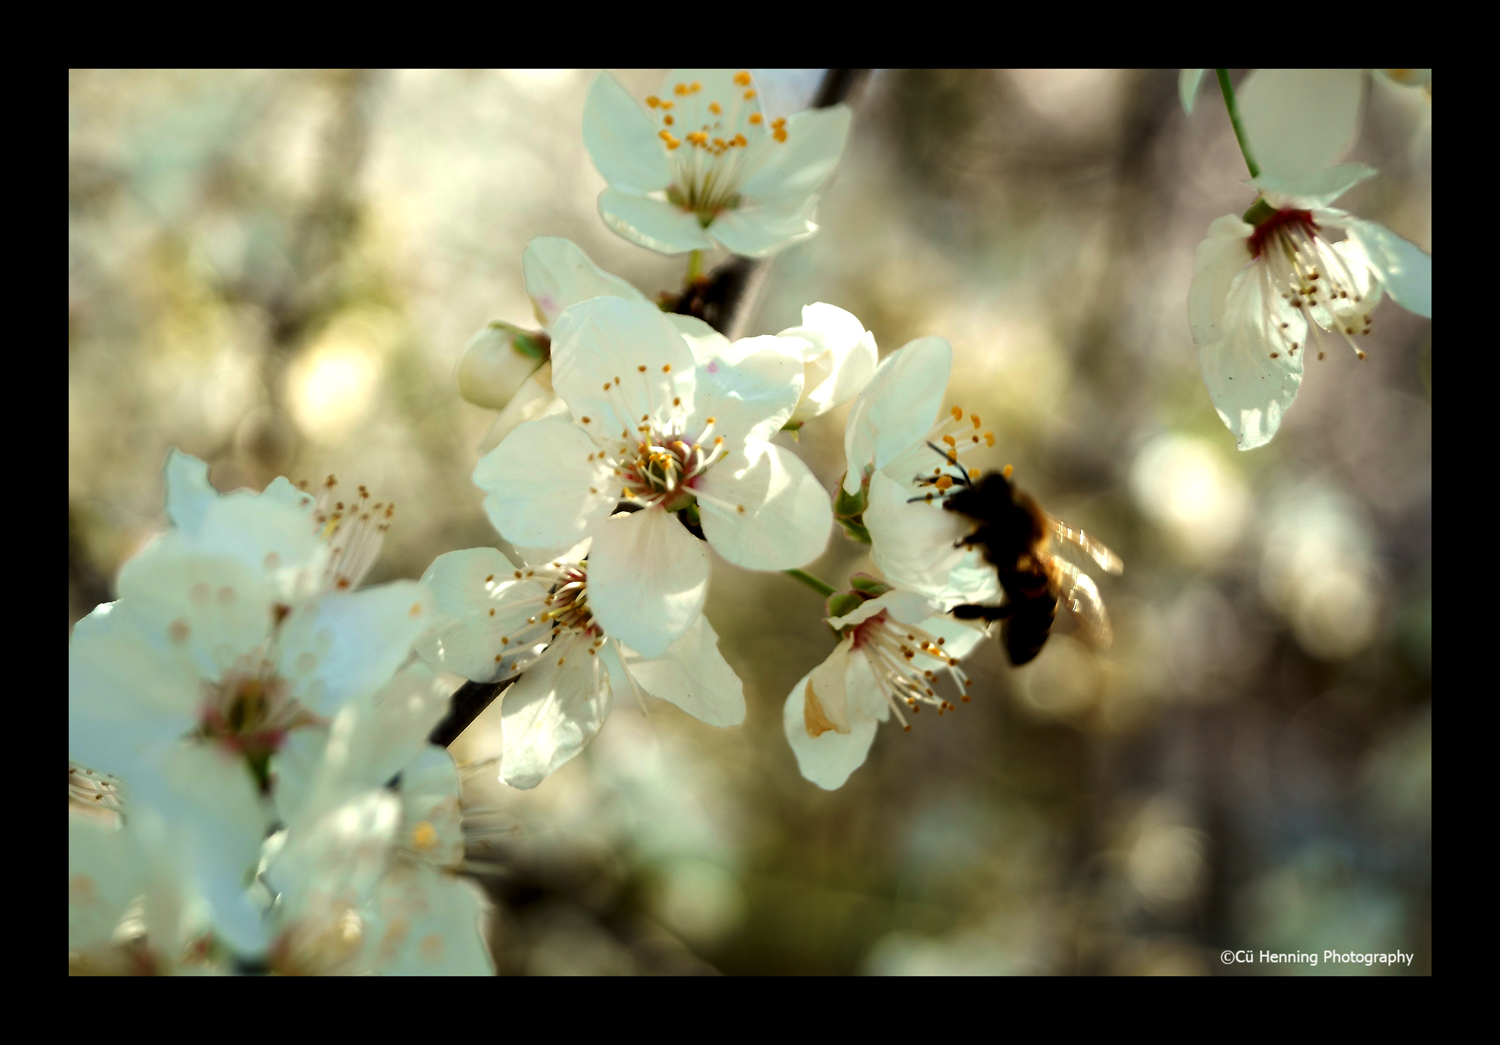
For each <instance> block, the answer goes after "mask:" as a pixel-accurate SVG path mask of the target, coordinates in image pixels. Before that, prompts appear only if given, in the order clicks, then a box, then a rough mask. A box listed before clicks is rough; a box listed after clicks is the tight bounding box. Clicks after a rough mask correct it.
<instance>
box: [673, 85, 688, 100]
mask: <svg viewBox="0 0 1500 1045" xmlns="http://www.w3.org/2000/svg"><path fill="white" fill-rule="evenodd" d="M672 93H673V94H675V95H678V96H679V97H680V96H682V95H684V94H687V93H688V85H687V84H685V83H680V84H678V85H677V86H676V87H674V88H672Z"/></svg>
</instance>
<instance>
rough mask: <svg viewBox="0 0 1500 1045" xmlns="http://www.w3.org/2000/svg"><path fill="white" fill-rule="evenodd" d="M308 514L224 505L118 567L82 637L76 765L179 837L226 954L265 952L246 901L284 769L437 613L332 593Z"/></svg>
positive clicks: (77, 656)
mask: <svg viewBox="0 0 1500 1045" xmlns="http://www.w3.org/2000/svg"><path fill="white" fill-rule="evenodd" d="M309 521H310V520H309V514H308V510H307V509H305V508H302V507H296V506H293V505H289V504H283V503H277V502H276V501H275V500H274V499H271V498H266V497H257V496H255V495H252V494H248V493H235V494H229V495H226V496H224V497H219V498H215V499H213V500H211V501H209V502H207V503H206V504H205V505H204V506H203V511H202V513H201V515H200V516H199V517H198V518H197V519H196V521H195V522H194V523H193V524H192V525H191V526H190V527H180V528H178V529H174V530H171V531H168V532H167V533H165V534H163V535H161V536H160V537H159V538H157V539H156V540H155V541H153V542H152V543H151V544H150V545H148V546H147V547H146V548H145V549H144V550H143V551H141V552H140V553H139V554H137V555H136V556H135V557H134V558H132V559H130V560H129V561H128V562H126V563H125V565H124V567H123V568H122V569H121V571H120V576H119V581H118V589H119V593H120V599H119V601H117V602H113V603H109V604H106V605H102V606H100V607H99V608H97V609H96V610H94V612H93V613H91V614H89V615H88V616H87V617H85V618H84V619H83V620H81V621H79V622H78V624H77V626H76V627H75V628H74V630H73V635H72V638H71V641H70V643H69V647H68V746H69V756H70V758H76V759H78V760H80V761H81V762H83V763H84V764H86V765H89V766H97V767H101V768H103V769H106V770H107V771H109V772H112V773H117V774H118V775H119V776H120V777H122V778H123V779H124V781H125V795H126V798H127V801H128V803H129V806H130V807H131V808H138V809H141V810H150V811H152V812H153V813H154V814H156V815H159V816H160V817H161V819H162V820H163V821H164V822H165V823H166V824H167V825H168V829H169V830H170V831H171V832H172V833H173V837H174V838H175V839H176V842H175V843H174V844H175V845H177V846H178V847H179V849H180V853H181V856H182V859H183V861H184V863H185V865H186V866H187V867H188V871H187V872H186V873H187V875H188V877H189V878H190V880H191V881H192V882H193V884H194V886H195V887H196V889H197V890H198V892H200V893H201V894H202V895H203V896H204V897H205V899H206V900H207V902H208V903H209V904H210V905H212V907H213V908H214V917H215V927H216V929H218V930H219V931H221V932H223V933H224V934H225V935H226V938H227V939H229V941H230V943H231V945H233V946H236V947H239V948H241V949H244V950H252V951H253V950H254V949H255V948H256V947H257V946H259V944H260V942H261V941H260V940H259V925H258V916H257V913H256V912H255V911H254V909H253V907H252V906H250V905H249V904H248V901H247V900H246V898H245V894H244V892H243V889H242V885H243V881H244V878H245V874H246V871H247V868H251V867H253V866H254V864H255V861H256V858H257V854H258V852H259V848H260V841H261V837H262V835H263V834H264V831H265V826H266V823H267V819H268V816H269V810H268V809H267V808H266V807H265V806H264V805H263V799H264V798H267V797H269V798H272V799H274V798H275V797H276V792H277V786H276V780H277V777H278V775H279V774H281V773H282V772H283V771H284V770H285V771H290V772H291V774H292V775H293V776H294V777H300V776H301V775H302V771H301V770H300V768H298V767H299V763H301V762H305V761H306V760H307V759H309V758H311V757H315V756H316V753H317V752H320V751H321V749H322V745H323V739H324V736H323V729H322V725H323V724H324V722H325V721H326V716H328V715H330V714H332V713H333V712H335V711H336V710H337V709H338V708H339V707H341V706H342V705H343V704H345V703H346V702H348V701H349V700H351V699H353V698H355V697H357V696H358V695H360V694H362V693H368V692H372V691H374V690H376V689H378V688H379V687H380V686H381V685H383V684H384V683H385V682H386V680H387V679H389V678H390V676H391V673H392V672H393V671H394V670H395V668H396V666H397V665H398V664H399V663H400V662H401V661H402V660H403V659H404V658H405V657H406V655H407V653H408V651H409V649H410V647H411V643H412V641H413V639H415V638H416V636H417V635H418V634H420V632H421V631H422V629H423V628H425V627H426V625H427V623H428V620H429V618H430V613H429V609H428V602H427V595H426V592H425V589H423V588H422V587H421V585H419V584H416V583H414V582H411V581H398V582H394V583H391V584H387V585H382V586H379V587H376V588H370V589H366V590H364V591H358V592H351V593H339V592H337V590H336V589H335V590H334V591H331V592H328V593H327V594H319V593H320V591H322V590H323V585H324V583H325V578H326V572H325V571H326V568H327V562H328V557H329V549H328V546H327V545H325V544H323V543H322V542H320V541H319V540H318V538H317V536H316V535H315V534H314V532H313V527H312V526H310V525H309Z"/></svg>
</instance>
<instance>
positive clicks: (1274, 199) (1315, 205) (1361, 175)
mask: <svg viewBox="0 0 1500 1045" xmlns="http://www.w3.org/2000/svg"><path fill="white" fill-rule="evenodd" d="M1378 173H1379V172H1378V171H1376V170H1375V169H1374V168H1373V167H1366V166H1365V165H1364V164H1362V163H1344V164H1340V165H1339V166H1337V167H1325V168H1323V169H1322V170H1317V171H1313V172H1312V173H1310V174H1304V175H1301V176H1300V177H1295V178H1293V177H1287V176H1285V175H1279V174H1262V175H1261V176H1260V177H1258V178H1254V179H1252V180H1250V181H1249V182H1246V184H1247V185H1250V186H1252V187H1254V188H1257V189H1259V190H1260V191H1261V192H1262V193H1264V194H1265V197H1266V202H1267V203H1269V204H1270V205H1271V206H1273V207H1275V208H1276V209H1277V210H1280V209H1282V208H1283V207H1290V208H1292V209H1294V210H1317V209H1319V208H1320V207H1326V206H1328V205H1329V204H1330V203H1332V202H1333V201H1334V200H1336V199H1338V198H1339V197H1340V196H1342V195H1343V194H1344V193H1346V192H1348V191H1349V190H1350V189H1352V188H1354V186H1356V185H1358V184H1359V183H1360V182H1362V181H1364V180H1365V179H1367V178H1373V177H1374V176H1375V175H1376V174H1378Z"/></svg>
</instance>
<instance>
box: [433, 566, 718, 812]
mask: <svg viewBox="0 0 1500 1045" xmlns="http://www.w3.org/2000/svg"><path fill="white" fill-rule="evenodd" d="M587 551H588V549H587V547H586V546H581V547H579V548H577V549H574V550H573V552H572V553H570V555H569V556H567V557H564V558H562V559H559V560H557V561H555V562H551V563H547V564H544V565H540V566H526V567H519V568H518V567H513V566H512V565H511V564H510V562H509V561H508V560H507V559H506V558H505V557H504V556H502V555H501V554H500V553H499V552H498V551H496V550H495V549H493V548H470V549H467V550H465V551H457V552H449V553H447V554H446V555H440V556H438V558H437V559H436V560H435V561H434V562H433V564H432V566H431V568H430V569H428V571H427V574H426V575H425V576H424V578H423V580H424V582H425V583H426V584H427V585H428V586H429V587H430V588H431V589H432V591H433V597H434V599H435V604H436V608H437V614H438V625H437V627H435V628H434V629H433V631H432V633H431V634H430V635H428V636H427V637H426V638H424V639H423V640H422V641H421V642H420V643H419V645H418V651H419V652H420V653H421V654H422V656H424V657H425V658H427V660H428V661H430V662H431V663H432V664H433V665H435V666H437V667H441V668H442V669H444V670H446V671H452V672H456V673H457V674H460V675H463V676H464V677H465V678H468V679H471V680H473V681H476V682H490V681H497V680H501V679H506V678H511V677H513V676H515V675H517V674H519V675H520V676H521V677H520V679H519V680H518V681H517V682H515V683H514V684H513V685H512V686H511V687H510V688H509V689H508V690H506V691H505V693H504V694H503V695H502V697H501V699H502V701H503V703H502V705H501V730H502V735H503V753H502V756H501V761H500V776H501V779H503V780H504V781H505V782H506V783H508V784H510V785H511V786H513V787H519V788H530V787H535V786H536V785H537V784H539V783H541V781H542V780H543V779H545V778H546V777H547V776H548V775H550V774H551V773H553V772H554V771H556V770H557V769H558V767H560V766H561V765H563V764H564V763H565V762H567V761H568V760H569V759H571V758H572V757H573V756H574V755H576V754H578V752H579V751H581V750H582V749H583V748H584V746H585V745H587V744H588V742H589V741H590V740H592V739H593V737H594V735H595V734H596V733H598V731H599V728H600V726H602V725H603V724H604V718H605V716H606V715H607V714H608V713H609V709H610V706H611V704H612V702H613V699H614V696H615V695H616V693H625V692H631V693H634V694H635V695H636V697H637V698H640V696H641V695H642V694H651V695H653V696H656V697H658V698H660V699H662V700H666V701H669V702H671V703H673V704H676V705H677V706H678V707H680V708H681V709H682V710H684V711H686V712H687V713H688V714H690V715H692V716H694V717H695V718H697V719H699V720H701V721H703V722H706V723H708V724H709V725H712V726H737V725H739V724H740V723H741V722H742V721H744V717H745V698H744V694H743V691H742V687H741V684H740V680H739V678H738V677H737V676H736V675H735V673H734V671H733V669H731V668H730V667H729V665H728V664H727V663H726V662H725V660H724V658H723V655H722V654H720V653H719V648H718V637H717V636H716V635H715V634H714V630H713V628H712V627H711V626H710V625H709V623H708V620H707V619H706V618H704V617H702V616H701V615H700V616H699V617H697V619H695V620H694V621H693V622H692V623H691V624H690V625H689V626H688V627H687V629H686V631H685V632H684V633H683V634H682V635H681V636H679V637H678V638H677V639H676V640H675V641H673V642H672V643H671V645H670V646H668V647H667V649H666V651H665V652H664V653H662V654H661V655H659V656H655V657H645V656H642V655H641V654H640V653H639V652H637V651H636V650H634V649H632V648H631V647H630V646H629V645H628V644H626V643H623V642H621V641H620V640H619V639H618V638H615V637H614V636H612V635H611V634H610V633H609V632H608V631H607V630H606V629H605V628H603V627H602V626H601V624H600V622H599V621H598V620H596V619H595V616H594V613H593V595H594V592H593V587H592V584H591V580H590V561H586V560H585V559H584V555H585V553H587ZM589 559H590V560H591V559H592V556H590V557H589Z"/></svg>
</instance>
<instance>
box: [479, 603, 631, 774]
mask: <svg viewBox="0 0 1500 1045" xmlns="http://www.w3.org/2000/svg"><path fill="white" fill-rule="evenodd" d="M590 581H591V583H590V585H589V587H590V594H592V589H593V584H592V578H590ZM589 648H590V645H589V641H588V640H587V639H580V638H579V637H578V635H577V633H576V632H569V633H568V635H567V637H565V638H563V639H560V640H559V641H558V642H557V643H555V644H554V645H553V646H552V647H551V648H550V649H548V650H547V653H546V655H545V656H544V657H543V658H542V659H541V660H540V661H539V662H538V663H537V664H536V666H535V667H533V668H530V669H529V670H527V671H526V673H525V674H523V675H522V676H521V680H520V681H519V682H517V683H516V684H515V685H513V686H511V688H510V689H508V690H507V691H506V692H505V695H504V696H503V697H502V698H501V699H502V700H503V702H504V703H503V704H502V705H501V708H500V721H501V727H500V728H501V731H502V734H503V736H504V754H503V755H502V756H501V759H500V778H501V779H502V780H504V781H505V782H506V783H507V784H509V785H510V786H511V787H519V788H532V787H536V786H537V785H538V784H540V783H541V782H542V780H544V779H545V778H546V777H547V776H548V775H549V774H551V773H552V772H554V771H555V770H556V769H557V768H558V767H559V766H561V765H562V764H563V763H564V762H566V761H568V759H570V758H572V757H573V756H574V755H576V754H578V752H580V751H582V750H583V747H584V745H585V744H587V743H588V742H589V741H590V740H592V739H593V738H594V734H595V733H597V732H599V727H600V726H602V725H603V724H604V717H605V716H606V715H607V714H609V706H610V687H609V674H608V672H606V671H605V670H604V666H603V665H602V664H601V663H600V660H599V657H598V655H597V654H590V653H589V652H588V651H589Z"/></svg>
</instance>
